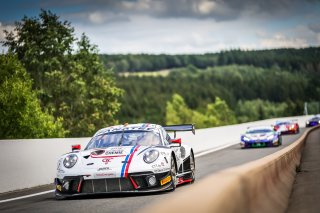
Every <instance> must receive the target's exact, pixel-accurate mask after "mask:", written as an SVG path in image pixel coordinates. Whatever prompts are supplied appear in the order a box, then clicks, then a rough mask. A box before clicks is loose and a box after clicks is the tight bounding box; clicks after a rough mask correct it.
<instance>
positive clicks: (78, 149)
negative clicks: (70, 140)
mask: <svg viewBox="0 0 320 213" xmlns="http://www.w3.org/2000/svg"><path fill="white" fill-rule="evenodd" d="M71 149H72V151H73V152H74V151H80V149H81V145H80V144H76V145H72V146H71Z"/></svg>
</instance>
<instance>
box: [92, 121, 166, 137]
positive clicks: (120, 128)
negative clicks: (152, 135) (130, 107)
mask: <svg viewBox="0 0 320 213" xmlns="http://www.w3.org/2000/svg"><path fill="white" fill-rule="evenodd" d="M160 127H161V126H160V125H157V124H149V123H138V124H124V125H116V126H110V127H106V128H103V129H100V130H98V131H97V132H96V133H95V134H94V136H96V135H101V134H105V133H109V132H118V131H126V130H132V131H135V130H136V131H141V130H142V131H155V130H158V129H159V128H160Z"/></svg>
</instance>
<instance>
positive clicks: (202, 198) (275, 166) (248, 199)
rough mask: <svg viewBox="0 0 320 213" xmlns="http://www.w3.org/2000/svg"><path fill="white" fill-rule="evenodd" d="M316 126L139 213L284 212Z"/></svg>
mask: <svg viewBox="0 0 320 213" xmlns="http://www.w3.org/2000/svg"><path fill="white" fill-rule="evenodd" d="M319 127H320V126H317V127H313V128H311V129H308V130H307V131H306V132H305V133H304V134H303V135H302V136H301V137H300V138H299V139H298V140H297V141H295V142H294V143H292V144H291V145H289V146H288V147H286V148H284V149H282V150H280V151H278V152H276V153H274V154H272V155H269V156H266V157H264V158H261V159H259V160H256V161H253V162H250V163H247V164H243V165H241V166H237V167H233V168H230V169H227V170H224V171H221V172H220V173H217V174H213V175H211V176H209V177H207V178H205V179H204V180H201V181H200V182H199V183H195V184H194V185H192V186H190V188H188V189H187V190H184V191H183V192H178V193H174V194H172V195H170V196H169V197H167V198H166V199H165V200H161V202H157V203H156V204H153V205H151V206H148V207H147V208H145V209H143V210H141V211H140V213H148V212H153V213H163V212H184V213H189V212H190V213H193V212H201V213H206V212H208V213H209V212H224V213H233V212H238V213H255V212H260V213H269V212H273V213H282V212H285V211H286V208H287V206H288V200H289V197H290V193H291V190H292V186H293V182H294V179H295V175H296V170H297V169H299V164H300V159H301V153H302V149H303V147H304V143H305V140H306V137H307V135H308V133H310V132H311V131H314V130H317V129H318V130H317V131H319V129H320V128H319ZM301 199H303V198H301ZM163 204H165V205H163ZM195 204H196V205H195Z"/></svg>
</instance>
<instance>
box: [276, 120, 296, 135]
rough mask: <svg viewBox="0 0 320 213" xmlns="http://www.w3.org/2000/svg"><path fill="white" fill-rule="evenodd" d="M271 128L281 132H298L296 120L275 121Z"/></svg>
mask: <svg viewBox="0 0 320 213" xmlns="http://www.w3.org/2000/svg"><path fill="white" fill-rule="evenodd" d="M273 129H274V130H275V131H278V132H280V133H281V134H298V133H299V131H300V128H299V124H298V122H297V121H296V120H292V121H276V123H275V125H274V126H273Z"/></svg>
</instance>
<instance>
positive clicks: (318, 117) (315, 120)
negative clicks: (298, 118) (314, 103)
mask: <svg viewBox="0 0 320 213" xmlns="http://www.w3.org/2000/svg"><path fill="white" fill-rule="evenodd" d="M319 124H320V115H316V116H314V117H312V118H310V119H309V120H307V121H306V127H312V126H317V125H319Z"/></svg>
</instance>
